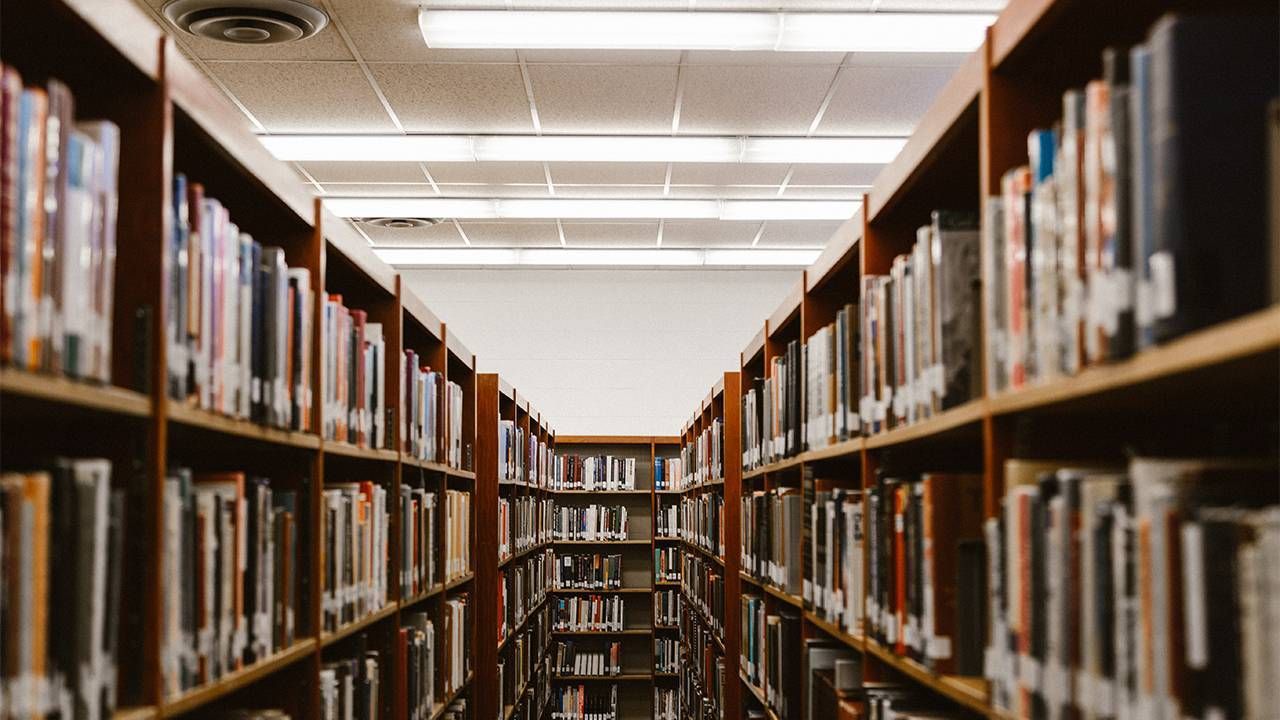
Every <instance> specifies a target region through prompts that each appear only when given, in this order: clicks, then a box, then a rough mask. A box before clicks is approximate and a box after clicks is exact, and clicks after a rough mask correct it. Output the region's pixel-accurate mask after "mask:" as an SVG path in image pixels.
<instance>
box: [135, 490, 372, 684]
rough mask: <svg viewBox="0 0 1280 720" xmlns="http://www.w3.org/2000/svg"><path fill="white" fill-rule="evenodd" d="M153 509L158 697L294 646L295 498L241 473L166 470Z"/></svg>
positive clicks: (297, 512)
mask: <svg viewBox="0 0 1280 720" xmlns="http://www.w3.org/2000/svg"><path fill="white" fill-rule="evenodd" d="M161 507H162V509H163V520H164V546H163V553H162V558H163V560H162V562H163V573H162V578H163V590H162V598H161V601H162V613H163V614H162V616H161V617H162V619H161V623H160V624H161V635H162V639H161V669H162V674H163V676H164V683H165V684H164V688H165V692H166V694H167V695H173V694H176V693H178V692H181V691H183V690H187V689H190V688H193V687H197V686H200V685H203V684H206V683H209V682H213V681H215V680H217V679H219V678H221V677H223V676H225V675H227V674H229V673H232V672H234V671H236V670H238V669H240V668H242V667H245V666H247V665H251V664H253V663H254V662H257V661H260V660H263V659H265V658H267V657H268V656H270V655H272V654H273V653H275V652H276V651H278V650H280V649H283V648H286V647H288V646H289V645H291V644H293V640H294V635H295V612H296V608H297V598H298V556H299V553H298V530H297V527H298V522H299V521H300V520H301V518H302V515H301V509H300V508H299V505H298V496H297V493H296V492H294V491H288V490H280V489H276V488H273V487H272V485H271V483H270V481H268V480H266V479H265V478H254V477H247V476H246V475H245V474H244V473H237V472H224V473H193V472H192V471H191V470H190V469H187V468H174V469H172V470H170V471H169V474H168V477H167V479H166V480H165V491H164V498H163V505H162V506H161ZM363 569H365V568H362V567H356V568H353V570H354V571H356V572H358V571H360V570H363Z"/></svg>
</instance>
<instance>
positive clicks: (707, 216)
mask: <svg viewBox="0 0 1280 720" xmlns="http://www.w3.org/2000/svg"><path fill="white" fill-rule="evenodd" d="M324 203H325V207H327V208H328V209H329V211H330V212H332V213H333V214H334V215H337V216H338V217H344V218H362V217H411V218H457V219H460V220H497V219H521V220H531V219H573V220H603V219H653V220H659V219H663V220H674V219H680V220H848V219H849V218H851V217H853V214H854V213H855V212H857V210H858V206H859V205H860V203H859V202H857V201H840V200H629V199H616V200H615V199H609V200H573V199H568V198H547V199H505V198H370V197H353V198H335V197H326V198H324Z"/></svg>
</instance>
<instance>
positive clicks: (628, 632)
mask: <svg viewBox="0 0 1280 720" xmlns="http://www.w3.org/2000/svg"><path fill="white" fill-rule="evenodd" d="M551 634H552V635H565V636H570V637H579V636H581V637H591V636H595V635H601V636H608V635H621V636H626V637H633V636H636V637H638V636H640V635H645V636H648V635H652V634H653V632H652V631H651V630H647V629H641V628H626V629H623V630H552V631H551Z"/></svg>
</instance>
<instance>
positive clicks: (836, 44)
mask: <svg viewBox="0 0 1280 720" xmlns="http://www.w3.org/2000/svg"><path fill="white" fill-rule="evenodd" d="M994 21H995V16H994V15H990V14H976V13H975V14H929V13H770V12H654V11H623V10H615V11H590V10H432V9H426V8H423V9H421V10H419V11H418V26H419V28H420V29H421V30H422V37H423V39H424V40H425V41H426V43H427V46H428V47H432V48H441V49H458V48H500V49H506V48H516V49H525V50H533V49H546V50H557V49H563V50H757V51H759V50H767V51H781V52H925V53H927V52H970V51H972V50H974V49H976V48H977V47H978V46H980V45H981V44H982V41H983V38H984V36H985V32H986V28H987V26H988V25H990V24H991V23H992V22H994Z"/></svg>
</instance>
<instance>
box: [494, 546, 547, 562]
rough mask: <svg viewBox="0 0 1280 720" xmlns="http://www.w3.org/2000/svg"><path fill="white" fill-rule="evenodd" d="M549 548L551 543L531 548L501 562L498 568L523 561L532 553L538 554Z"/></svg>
mask: <svg viewBox="0 0 1280 720" xmlns="http://www.w3.org/2000/svg"><path fill="white" fill-rule="evenodd" d="M549 547H551V543H539V544H537V545H534V546H533V547H531V548H529V549H528V550H522V551H520V552H518V553H515V554H513V555H511V556H510V557H508V558H507V559H506V560H499V561H498V567H500V568H503V567H506V566H508V565H510V564H511V563H513V562H515V561H516V560H520V559H523V558H524V557H526V556H528V555H530V554H531V553H536V552H538V551H539V550H545V549H546V548H549Z"/></svg>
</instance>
